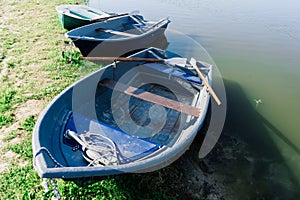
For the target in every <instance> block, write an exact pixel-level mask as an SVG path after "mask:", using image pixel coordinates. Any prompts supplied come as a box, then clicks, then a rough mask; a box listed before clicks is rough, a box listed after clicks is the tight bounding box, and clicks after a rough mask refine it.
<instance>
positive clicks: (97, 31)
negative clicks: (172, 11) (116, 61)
mask: <svg viewBox="0 0 300 200" xmlns="http://www.w3.org/2000/svg"><path fill="white" fill-rule="evenodd" d="M169 23H170V20H169V19H168V18H164V19H161V20H159V21H157V22H150V21H146V20H145V19H144V18H143V17H142V16H140V15H130V14H127V15H124V16H116V17H113V18H110V19H108V20H105V21H102V22H97V23H93V24H90V25H86V26H82V27H79V28H76V29H73V30H71V31H69V32H67V33H66V37H68V38H70V39H71V40H72V41H73V43H74V44H75V46H76V47H78V48H79V50H80V52H81V53H82V55H83V56H91V57H92V56H120V55H124V54H128V53H129V52H133V51H136V50H140V49H145V48H149V47H152V46H154V43H157V40H158V39H160V38H163V36H164V32H165V30H166V28H167V26H168V24H169ZM154 47H158V48H162V47H161V46H154Z"/></svg>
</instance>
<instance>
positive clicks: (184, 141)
mask: <svg viewBox="0 0 300 200" xmlns="http://www.w3.org/2000/svg"><path fill="white" fill-rule="evenodd" d="M87 59H88V58H87ZM94 59H95V60H96V59H97V58H94ZM99 59H100V58H99ZM105 59H107V58H105ZM113 60H115V62H114V63H112V64H110V65H107V66H106V67H104V68H102V69H100V70H98V71H96V72H94V73H92V74H90V75H89V76H87V77H85V78H83V79H81V80H79V81H77V82H76V83H74V84H73V85H71V86H70V87H68V88H67V89H65V90H64V91H63V92H62V93H61V94H59V95H58V96H57V97H56V98H55V99H54V100H53V101H52V102H51V103H50V104H49V105H48V107H46V108H45V110H44V111H43V112H42V113H41V114H40V116H39V118H38V120H37V122H36V125H35V127H34V131H33V137H32V148H33V156H34V157H33V163H34V168H35V170H36V171H37V172H38V174H39V176H40V177H43V178H65V179H68V178H80V177H94V176H107V175H115V174H123V173H143V172H149V171H154V170H157V169H160V168H162V167H165V166H167V165H169V164H170V163H172V162H173V161H175V160H176V159H178V158H179V157H180V156H181V155H182V154H183V153H184V152H185V151H186V150H187V148H188V147H189V145H190V144H191V143H192V141H193V139H194V138H195V136H196V134H197V132H198V131H199V129H200V128H201V126H202V124H203V122H204V119H205V116H206V113H207V110H208V106H209V102H210V94H209V93H208V92H207V86H205V85H204V84H203V82H205V81H202V79H200V78H199V77H198V76H197V73H195V70H193V67H195V66H196V67H198V68H199V69H200V71H201V72H202V74H203V76H204V77H205V80H206V81H207V82H209V83H211V81H212V66H211V65H209V64H206V63H203V62H200V61H197V62H187V60H186V59H184V58H181V57H177V56H175V55H174V54H173V53H170V52H165V51H163V50H160V49H157V48H149V49H146V50H143V51H140V52H138V53H136V54H133V55H132V56H130V57H125V58H122V59H121V58H113ZM118 60H121V61H118Z"/></svg>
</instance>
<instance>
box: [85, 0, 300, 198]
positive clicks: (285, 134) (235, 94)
mask: <svg viewBox="0 0 300 200" xmlns="http://www.w3.org/2000/svg"><path fill="white" fill-rule="evenodd" d="M90 5H91V6H95V7H98V8H101V9H102V10H104V11H107V12H116V13H126V12H131V11H134V10H139V11H140V13H141V14H142V15H143V16H144V17H145V18H146V19H151V20H158V19H161V18H163V17H166V16H169V17H170V20H171V23H170V25H169V27H168V31H167V33H166V35H167V39H168V41H169V42H170V44H169V46H168V50H172V51H176V52H178V51H179V52H181V53H182V54H187V55H189V54H195V53H198V50H197V48H200V47H199V45H200V46H201V48H203V49H205V50H206V51H205V52H206V53H207V55H205V57H206V58H209V59H211V61H212V62H213V63H214V64H215V66H217V68H218V70H219V71H220V74H221V75H222V78H223V81H224V84H225V89H226V95H227V114H226V122H225V126H224V129H223V132H222V136H221V138H220V140H221V141H222V139H223V138H224V136H223V135H227V136H230V137H233V138H236V139H237V140H238V141H240V142H238V144H243V145H242V147H243V148H242V149H241V148H239V149H238V150H239V151H244V152H241V153H242V154H243V158H244V159H246V161H247V162H246V164H245V163H244V162H237V163H236V162H233V161H232V160H230V159H229V161H228V165H226V166H224V168H222V167H220V170H219V171H218V172H216V173H219V174H223V175H226V174H227V175H228V176H231V177H234V179H233V180H232V181H229V182H228V184H229V185H231V186H232V187H236V192H237V193H244V194H247V196H248V195H249V196H248V197H249V198H250V197H251V198H258V197H259V198H261V199H269V198H270V197H271V198H272V199H273V197H277V198H278V199H281V198H283V197H286V199H293V198H294V197H296V196H297V195H299V191H300V187H299V185H300V118H299V116H298V113H300V106H299V104H298V103H299V102H300V89H299V85H300V12H299V8H300V1H298V0H285V1H280V0H279V1H271V0H265V1H258V0H245V1H238V0H227V1H222V0H185V1H180V0H179V1H178V0H159V1H158V0H151V1H145V0H115V1H111V0H101V1H100V3H99V1H96V0H94V1H90ZM199 56H200V57H201V55H199ZM202 56H203V55H202ZM297 116H298V117H297ZM237 147H239V146H237ZM238 150H237V151H238ZM231 164H232V165H234V166H232V165H231ZM245 199H247V198H245Z"/></svg>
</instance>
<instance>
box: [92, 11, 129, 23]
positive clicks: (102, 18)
mask: <svg viewBox="0 0 300 200" xmlns="http://www.w3.org/2000/svg"><path fill="white" fill-rule="evenodd" d="M124 15H129V13H123V14H118V15H112V16H108V17H99V18H96V19H91V20H90V22H96V21H99V20H107V19H110V18H114V17H121V16H124Z"/></svg>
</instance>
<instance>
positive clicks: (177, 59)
mask: <svg viewBox="0 0 300 200" xmlns="http://www.w3.org/2000/svg"><path fill="white" fill-rule="evenodd" d="M78 59H79V60H89V61H123V62H151V63H156V62H163V63H168V64H170V65H175V64H177V65H185V63H186V58H180V57H174V58H169V59H156V58H127V57H79V58H78Z"/></svg>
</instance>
